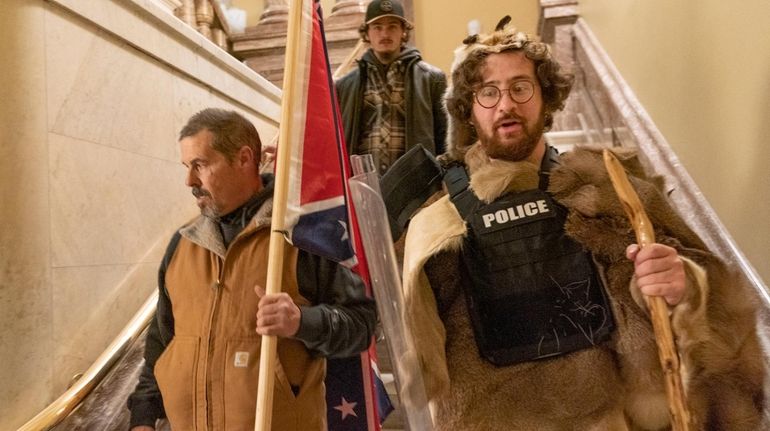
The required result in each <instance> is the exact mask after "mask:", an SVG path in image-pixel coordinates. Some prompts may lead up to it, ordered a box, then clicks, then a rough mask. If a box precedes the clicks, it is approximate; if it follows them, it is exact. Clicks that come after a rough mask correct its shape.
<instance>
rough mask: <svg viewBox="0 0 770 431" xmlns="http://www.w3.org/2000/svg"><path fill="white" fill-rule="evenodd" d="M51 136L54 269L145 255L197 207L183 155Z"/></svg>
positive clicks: (121, 261)
mask: <svg viewBox="0 0 770 431" xmlns="http://www.w3.org/2000/svg"><path fill="white" fill-rule="evenodd" d="M49 142H50V158H51V198H50V199H51V211H50V212H51V264H52V266H53V267H55V268H57V267H72V266H89V265H110V264H119V263H128V262H143V260H142V259H144V258H145V256H146V254H147V251H148V248H149V246H150V245H152V244H153V243H154V241H155V240H156V239H157V238H158V237H160V236H162V235H164V234H165V233H166V231H167V230H168V229H169V226H176V225H179V224H181V223H183V222H184V221H186V220H187V219H189V218H190V217H192V215H193V214H194V209H195V207H194V205H193V202H192V198H191V197H190V196H191V195H190V194H189V191H188V189H187V187H185V185H184V169H183V167H182V165H181V164H180V163H178V162H177V161H166V160H160V159H156V158H153V157H148V156H143V155H138V154H135V153H131V152H127V151H124V150H119V149H115V148H111V147H108V146H104V145H99V144H94V143H91V142H87V141H82V140H75V139H72V138H68V137H64V136H59V135H56V134H51V135H50V137H49ZM92 288H94V287H93V286H92ZM135 311H136V310H134V311H126V313H128V314H126V316H124V319H125V320H127V319H128V317H130V315H131V313H133V312H135Z"/></svg>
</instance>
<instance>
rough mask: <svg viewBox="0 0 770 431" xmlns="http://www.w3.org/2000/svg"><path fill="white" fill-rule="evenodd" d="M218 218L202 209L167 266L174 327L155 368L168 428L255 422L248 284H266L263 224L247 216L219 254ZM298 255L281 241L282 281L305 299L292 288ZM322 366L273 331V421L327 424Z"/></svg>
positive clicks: (300, 426)
mask: <svg viewBox="0 0 770 431" xmlns="http://www.w3.org/2000/svg"><path fill="white" fill-rule="evenodd" d="M215 227H216V226H215V225H214V224H213V222H212V221H211V220H209V219H207V218H204V217H201V218H198V219H197V220H196V221H195V222H194V223H193V224H192V225H190V226H188V227H187V228H185V229H183V231H182V239H181V240H180V242H179V245H178V248H177V251H176V253H175V254H174V258H173V260H172V261H171V264H170V265H169V267H168V271H167V273H166V286H167V287H168V294H169V297H170V299H171V303H172V304H173V309H174V327H175V335H174V338H173V339H172V341H171V343H170V344H169V346H168V347H167V348H166V350H165V351H164V352H163V354H162V355H161V356H160V358H159V359H158V361H157V363H156V364H155V370H154V371H155V377H156V379H157V381H158V386H159V387H160V390H161V393H162V395H163V405H164V407H165V410H166V414H167V416H168V418H169V421H170V423H171V426H172V427H173V429H175V430H227V431H237V430H251V429H253V428H254V414H255V405H256V396H257V381H258V372H259V359H260V358H259V354H260V345H261V343H260V340H261V337H260V336H259V335H257V333H256V332H255V324H256V317H255V313H256V310H257V303H258V298H257V296H256V295H255V294H254V291H253V286H255V285H260V286H265V285H266V262H267V255H268V243H269V234H270V229H268V227H269V226H268V225H267V224H266V222H263V223H262V224H260V223H259V222H257V224H254V223H251V224H250V225H249V226H248V227H246V229H244V231H243V232H241V233H240V234H239V235H238V237H237V238H236V239H235V240H234V241H233V243H232V244H231V245H230V247H229V249H228V250H227V251H226V253H224V256H223V257H222V256H220V255H219V254H218V253H216V252H214V251H211V249H212V248H213V249H216V248H214V247H211V246H209V245H208V244H207V242H208V240H207V232H210V231H212V229H213V228H215ZM176 260H183V261H184V265H182V264H175V262H174V261H176ZM296 262H297V249H295V248H293V247H286V252H285V256H284V263H283V277H282V278H283V282H282V288H283V291H284V292H287V293H288V294H289V295H290V296H291V297H292V298H293V299H294V301H295V302H296V303H297V304H298V305H309V301H308V300H307V299H306V298H303V297H302V296H301V295H300V294H299V292H298V289H297V279H296V269H295V268H296ZM324 375H325V362H324V359H323V358H312V357H311V356H310V353H309V352H308V350H307V349H306V348H305V346H304V345H303V344H302V343H301V342H300V341H298V340H291V339H279V341H278V361H277V365H276V380H275V390H274V395H273V404H274V405H273V412H274V413H273V419H272V424H273V429H276V430H286V431H291V430H296V431H305V430H322V429H325V422H326V421H325V414H326V408H325V406H326V403H325V401H324V386H323V380H324ZM292 386H294V387H299V393H298V395H297V396H295V395H294V393H293V392H292Z"/></svg>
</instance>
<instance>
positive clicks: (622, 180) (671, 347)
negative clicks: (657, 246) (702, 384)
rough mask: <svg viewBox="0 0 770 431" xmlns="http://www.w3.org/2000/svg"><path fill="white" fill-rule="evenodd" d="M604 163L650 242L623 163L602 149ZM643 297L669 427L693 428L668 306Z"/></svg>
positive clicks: (642, 239) (643, 242)
mask: <svg viewBox="0 0 770 431" xmlns="http://www.w3.org/2000/svg"><path fill="white" fill-rule="evenodd" d="M604 165H605V166H606V167H607V172H608V173H609V175H610V180H611V181H612V186H613V187H614V188H615V193H617V194H618V198H619V199H620V203H621V204H622V205H623V210H624V211H625V212H626V215H627V216H628V219H629V221H630V222H631V226H632V227H633V228H634V233H635V234H636V241H637V243H638V244H639V246H640V247H645V246H647V245H649V244H652V243H654V242H655V232H654V230H653V228H652V223H650V219H649V218H648V217H647V213H646V212H645V211H644V207H643V206H642V202H641V201H640V200H639V196H638V195H637V194H636V191H635V190H634V188H633V186H632V185H631V183H630V182H629V180H628V177H627V176H626V171H625V170H624V169H623V166H622V165H621V164H620V162H619V161H618V159H617V158H616V157H615V156H614V155H613V154H612V152H611V151H610V150H608V149H605V150H604ZM644 299H645V301H646V302H647V308H649V310H650V317H651V319H652V328H653V331H654V332H655V342H656V343H657V345H658V357H659V359H660V366H661V368H663V374H664V377H665V379H666V395H667V398H668V410H669V413H670V414H671V427H672V430H673V431H690V430H692V429H695V428H696V427H695V426H694V424H693V421H692V415H690V412H689V410H688V409H687V398H686V396H685V393H684V386H683V385H682V376H681V375H680V374H679V356H678V355H677V352H676V346H675V344H674V336H673V334H672V332H671V322H670V321H669V317H668V306H667V304H666V301H665V300H664V299H663V297H661V296H645V297H644Z"/></svg>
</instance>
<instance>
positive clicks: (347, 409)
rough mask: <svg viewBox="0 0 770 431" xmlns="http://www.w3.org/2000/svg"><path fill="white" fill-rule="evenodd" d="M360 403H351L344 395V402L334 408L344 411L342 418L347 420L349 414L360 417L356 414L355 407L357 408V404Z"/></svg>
mask: <svg viewBox="0 0 770 431" xmlns="http://www.w3.org/2000/svg"><path fill="white" fill-rule="evenodd" d="M357 404H358V403H351V402H348V400H346V399H345V397H342V404H340V405H338V406H336V407H334V410H339V411H340V412H341V413H342V420H345V418H346V417H348V415H353V416H355V417H358V415H357V414H356V412H355V410H353V409H354V408H356V405H357Z"/></svg>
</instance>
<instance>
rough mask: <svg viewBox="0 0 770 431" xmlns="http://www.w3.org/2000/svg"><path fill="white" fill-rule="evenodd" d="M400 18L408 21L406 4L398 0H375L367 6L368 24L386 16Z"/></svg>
mask: <svg viewBox="0 0 770 431" xmlns="http://www.w3.org/2000/svg"><path fill="white" fill-rule="evenodd" d="M389 16H391V17H393V18H398V19H400V20H401V21H403V22H405V23H408V22H409V21H407V19H406V18H405V17H404V6H403V5H402V4H401V2H400V1H397V0H374V1H372V2H371V3H369V6H368V7H367V8H366V20H365V22H366V24H371V23H372V22H374V21H377V20H378V19H380V18H386V17H389Z"/></svg>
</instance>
